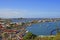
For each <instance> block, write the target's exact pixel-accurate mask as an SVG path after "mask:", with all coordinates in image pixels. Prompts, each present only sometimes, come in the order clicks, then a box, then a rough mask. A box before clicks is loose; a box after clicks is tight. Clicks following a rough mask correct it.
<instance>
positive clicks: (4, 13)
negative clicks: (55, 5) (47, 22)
mask: <svg viewBox="0 0 60 40" xmlns="http://www.w3.org/2000/svg"><path fill="white" fill-rule="evenodd" d="M0 17H1V18H20V17H25V18H29V17H30V18H44V17H45V18H50V17H51V18H52V17H53V18H54V17H60V12H59V11H47V10H46V11H45V10H44V11H43V10H39V11H37V10H22V9H7V8H6V9H0Z"/></svg>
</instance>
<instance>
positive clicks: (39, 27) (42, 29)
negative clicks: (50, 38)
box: [26, 21, 60, 35]
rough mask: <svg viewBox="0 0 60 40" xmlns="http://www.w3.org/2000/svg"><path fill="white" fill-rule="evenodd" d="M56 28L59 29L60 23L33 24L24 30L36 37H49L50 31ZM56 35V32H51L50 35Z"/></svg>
mask: <svg viewBox="0 0 60 40" xmlns="http://www.w3.org/2000/svg"><path fill="white" fill-rule="evenodd" d="M57 27H58V28H60V21H57V22H44V23H37V24H33V25H31V26H29V27H27V28H26V30H28V31H29V32H32V33H33V34H36V35H50V34H51V31H52V30H54V29H56V28H57ZM56 33H57V32H56V31H53V32H52V35H56Z"/></svg>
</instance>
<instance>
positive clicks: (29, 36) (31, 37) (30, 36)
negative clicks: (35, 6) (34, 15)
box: [23, 32, 36, 40]
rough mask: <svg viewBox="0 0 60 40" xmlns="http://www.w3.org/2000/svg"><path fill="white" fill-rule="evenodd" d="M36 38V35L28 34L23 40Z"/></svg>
mask: <svg viewBox="0 0 60 40" xmlns="http://www.w3.org/2000/svg"><path fill="white" fill-rule="evenodd" d="M35 37H36V35H34V34H32V33H30V32H28V33H27V34H26V35H25V36H24V37H23V40H30V39H31V40H32V39H34V38H35Z"/></svg>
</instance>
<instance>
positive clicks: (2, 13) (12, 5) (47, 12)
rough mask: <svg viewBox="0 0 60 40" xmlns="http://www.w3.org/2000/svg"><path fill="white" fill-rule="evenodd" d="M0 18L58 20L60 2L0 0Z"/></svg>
mask: <svg viewBox="0 0 60 40" xmlns="http://www.w3.org/2000/svg"><path fill="white" fill-rule="evenodd" d="M0 17H2V18H18V17H25V18H59V17H60V0H0Z"/></svg>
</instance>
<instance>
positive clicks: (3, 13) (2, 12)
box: [0, 9, 27, 18]
mask: <svg viewBox="0 0 60 40" xmlns="http://www.w3.org/2000/svg"><path fill="white" fill-rule="evenodd" d="M26 13H27V11H26V10H20V9H0V17H3V18H11V17H23V16H24V14H26Z"/></svg>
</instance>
